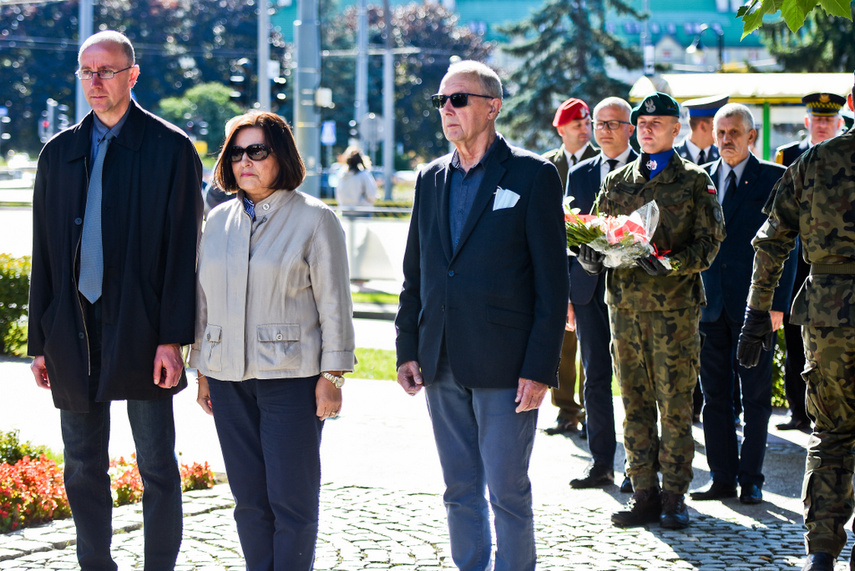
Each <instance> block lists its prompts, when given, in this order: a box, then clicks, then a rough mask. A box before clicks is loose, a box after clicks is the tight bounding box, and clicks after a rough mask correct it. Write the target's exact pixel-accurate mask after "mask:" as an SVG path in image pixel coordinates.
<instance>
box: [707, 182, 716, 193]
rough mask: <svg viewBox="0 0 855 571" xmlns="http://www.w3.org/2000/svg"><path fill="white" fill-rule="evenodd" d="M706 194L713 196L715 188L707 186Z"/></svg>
mask: <svg viewBox="0 0 855 571" xmlns="http://www.w3.org/2000/svg"><path fill="white" fill-rule="evenodd" d="M707 192H709V193H710V194H715V187H714V186H713V185H711V184H710V185H707Z"/></svg>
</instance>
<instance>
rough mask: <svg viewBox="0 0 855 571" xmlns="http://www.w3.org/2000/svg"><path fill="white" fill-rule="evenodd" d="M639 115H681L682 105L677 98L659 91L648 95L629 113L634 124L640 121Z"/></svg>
mask: <svg viewBox="0 0 855 571" xmlns="http://www.w3.org/2000/svg"><path fill="white" fill-rule="evenodd" d="M639 115H665V116H668V117H679V116H680V105H679V104H678V103H677V100H676V99H674V98H673V97H671V96H670V95H668V94H667V93H661V92H659V91H657V92H656V93H654V94H653V95H648V96H647V97H645V98H644V101H642V102H641V103H639V104H638V107H634V108H633V110H632V113H631V114H630V115H629V121H630V123H632V124H633V125H636V124H637V123H638V116H639Z"/></svg>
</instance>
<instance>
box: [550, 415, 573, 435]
mask: <svg viewBox="0 0 855 571" xmlns="http://www.w3.org/2000/svg"><path fill="white" fill-rule="evenodd" d="M578 424H579V423H578V422H576V421H575V420H573V421H569V420H564V419H563V418H559V419H558V420H556V421H555V426H550V427H549V428H547V429H546V430H544V432H545V433H547V434H548V435H549V436H555V435H556V434H575V433H577V432H579V427H578V426H577V425H578Z"/></svg>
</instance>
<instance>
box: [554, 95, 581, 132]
mask: <svg viewBox="0 0 855 571" xmlns="http://www.w3.org/2000/svg"><path fill="white" fill-rule="evenodd" d="M590 116H591V112H590V111H589V110H588V104H587V103H585V102H584V101H582V100H581V99H576V98H575V97H571V98H570V99H568V100H567V101H565V102H564V103H562V104H561V105H559V106H558V110H557V111H556V112H555V118H554V119H552V126H553V127H560V126H561V125H564V124H565V123H569V122H570V121H572V120H574V119H587V118H588V117H590Z"/></svg>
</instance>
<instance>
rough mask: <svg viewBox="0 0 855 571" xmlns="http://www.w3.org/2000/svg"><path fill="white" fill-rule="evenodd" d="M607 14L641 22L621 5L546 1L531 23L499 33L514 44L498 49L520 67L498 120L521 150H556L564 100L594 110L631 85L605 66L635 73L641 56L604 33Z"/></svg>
mask: <svg viewBox="0 0 855 571" xmlns="http://www.w3.org/2000/svg"><path fill="white" fill-rule="evenodd" d="M609 9H611V10H614V11H616V12H619V13H629V14H634V15H636V16H638V17H641V15H640V14H637V13H636V12H635V11H634V10H633V9H632V8H631V7H630V6H629V5H628V4H626V3H624V2H623V1H622V0H546V2H545V3H544V4H543V5H542V6H541V7H540V8H539V9H538V10H537V11H535V12H533V13H532V14H531V17H530V18H528V19H526V20H523V21H521V22H519V23H516V24H511V25H508V26H506V27H504V28H503V30H502V31H503V32H504V33H505V34H507V35H508V36H509V37H510V38H511V40H512V41H511V45H510V46H509V47H503V48H502V49H503V51H505V52H507V53H508V54H509V55H511V56H513V57H514V58H517V59H519V60H521V65H519V66H518V68H517V70H516V71H514V72H513V73H512V74H511V76H510V82H509V84H508V86H507V88H508V90H509V91H510V92H511V97H510V98H509V99H508V100H507V101H506V102H505V106H504V108H503V110H502V116H503V118H500V119H501V120H502V125H503V126H504V127H505V129H506V130H507V132H508V134H509V135H510V136H512V137H513V138H514V139H515V140H516V141H518V142H519V143H520V144H522V145H523V146H525V147H527V148H531V149H540V150H544V149H546V148H547V147H548V146H550V145H551V146H554V141H555V139H556V135H555V130H554V128H553V127H552V117H553V115H554V113H555V109H556V108H557V107H558V105H559V104H560V103H561V102H562V101H564V100H565V99H567V98H568V97H578V98H580V99H582V100H584V101H585V102H586V103H588V104H589V105H591V106H592V107H593V105H594V104H596V103H597V102H598V101H600V100H601V99H603V98H605V97H608V96H617V97H624V98H625V97H626V96H627V95H628V93H629V86H628V85H627V84H625V83H624V82H622V81H620V80H617V79H613V78H611V77H609V75H608V74H607V72H606V63H607V61H608V60H612V61H614V63H615V64H617V65H618V66H619V67H623V68H625V69H634V68H638V67H641V64H642V60H641V54H640V53H639V52H638V50H637V48H634V47H632V48H630V47H627V46H625V45H624V44H622V43H621V42H620V41H619V40H618V39H617V38H615V37H614V36H612V35H611V34H609V33H608V32H607V31H606V29H605V24H606V12H607V10H609Z"/></svg>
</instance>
